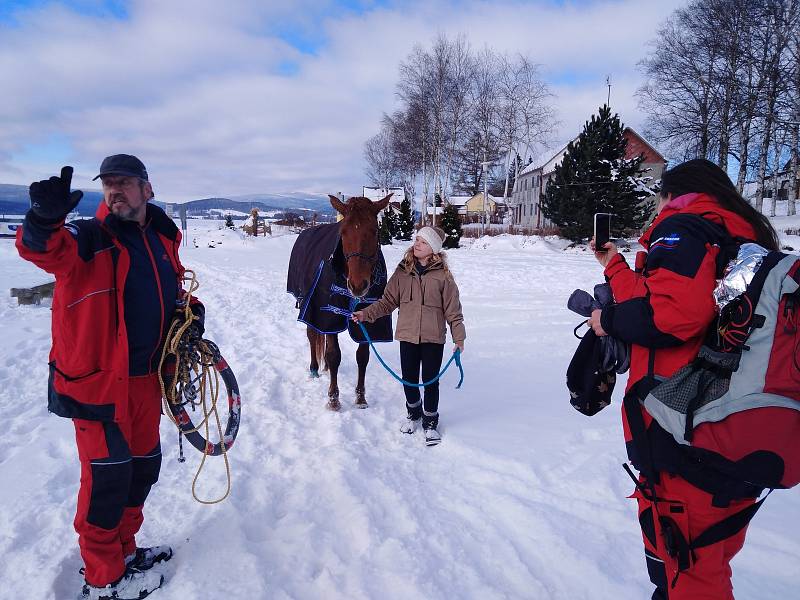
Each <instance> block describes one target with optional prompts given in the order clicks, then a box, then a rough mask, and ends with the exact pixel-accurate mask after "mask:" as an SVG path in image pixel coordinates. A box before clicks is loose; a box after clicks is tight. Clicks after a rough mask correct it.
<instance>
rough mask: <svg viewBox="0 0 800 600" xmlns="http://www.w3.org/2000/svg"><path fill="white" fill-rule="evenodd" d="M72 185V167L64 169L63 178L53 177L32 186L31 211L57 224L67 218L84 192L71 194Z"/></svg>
mask: <svg viewBox="0 0 800 600" xmlns="http://www.w3.org/2000/svg"><path fill="white" fill-rule="evenodd" d="M71 183H72V167H62V169H61V177H55V176H53V177H51V178H50V179H43V180H42V181H37V182H35V183H32V184H31V187H30V196H31V210H32V211H33V214H35V215H36V216H37V217H39V218H40V219H42V220H43V221H49V222H51V223H57V222H58V221H61V220H62V219H63V218H64V217H66V216H67V215H68V214H69V213H70V211H71V210H72V209H73V208H75V207H76V206H77V205H78V202H80V201H81V198H83V192H81V191H80V190H75V191H74V192H72V193H70V191H69V188H70V184H71Z"/></svg>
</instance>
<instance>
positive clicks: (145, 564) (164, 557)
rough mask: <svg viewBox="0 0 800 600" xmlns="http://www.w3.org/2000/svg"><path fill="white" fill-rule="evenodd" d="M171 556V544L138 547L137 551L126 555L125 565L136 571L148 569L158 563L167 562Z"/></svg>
mask: <svg viewBox="0 0 800 600" xmlns="http://www.w3.org/2000/svg"><path fill="white" fill-rule="evenodd" d="M170 558H172V548H170V547H169V546H153V547H152V548H137V549H136V552H134V553H133V554H129V555H128V556H126V557H125V566H126V567H128V568H129V569H134V570H136V571H147V570H148V569H151V568H152V567H153V565H155V564H156V563H160V562H167V561H168V560H169V559H170Z"/></svg>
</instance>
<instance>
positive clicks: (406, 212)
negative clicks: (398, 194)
mask: <svg viewBox="0 0 800 600" xmlns="http://www.w3.org/2000/svg"><path fill="white" fill-rule="evenodd" d="M413 234H414V213H413V212H411V200H410V199H409V197H408V196H406V197H405V198H403V201H402V202H401V203H400V215H399V216H398V218H397V236H396V237H397V239H398V240H410V239H411V236H412V235H413Z"/></svg>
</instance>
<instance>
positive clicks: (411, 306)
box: [364, 264, 467, 344]
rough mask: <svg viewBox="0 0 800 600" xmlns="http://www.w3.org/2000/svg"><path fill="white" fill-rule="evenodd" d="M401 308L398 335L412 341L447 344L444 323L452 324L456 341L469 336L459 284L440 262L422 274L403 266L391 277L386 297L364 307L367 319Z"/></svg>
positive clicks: (384, 294) (453, 336) (454, 340)
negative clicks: (409, 271)
mask: <svg viewBox="0 0 800 600" xmlns="http://www.w3.org/2000/svg"><path fill="white" fill-rule="evenodd" d="M397 307H400V314H399V316H398V317H397V327H396V329H395V338H396V339H397V340H398V341H401V342H411V343H412V344H420V343H426V342H428V343H434V344H444V342H445V334H446V330H445V322H446V323H448V324H449V325H450V335H451V336H452V338H453V342H454V343H458V342H463V341H464V340H465V339H466V337H467V332H466V329H464V315H462V314H461V301H460V300H459V298H458V286H457V285H456V282H455V280H454V279H453V276H452V275H451V274H450V272H449V271H445V270H444V269H443V268H442V265H441V264H436V265H431V266H430V267H429V268H428V270H427V271H425V272H424V273H423V274H422V276H421V277H420V275H419V274H418V273H417V272H416V270H413V271H411V273H407V272H406V271H405V270H404V269H403V268H402V265H401V266H398V267H397V269H395V272H394V274H393V275H392V276H391V277H390V278H389V281H388V282H387V284H386V289H385V290H384V292H383V296H382V297H381V299H380V300H378V301H377V302H374V303H373V304H370V305H369V306H368V307H367V308H365V309H364V320H366V321H369V322H373V321H375V319H378V318H379V317H382V316H384V315H388V314H390V313H391V312H392V311H393V310H394V309H395V308H397Z"/></svg>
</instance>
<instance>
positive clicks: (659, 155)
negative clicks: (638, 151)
mask: <svg viewBox="0 0 800 600" xmlns="http://www.w3.org/2000/svg"><path fill="white" fill-rule="evenodd" d="M626 131H630V132H631V133H632V134H633V135H635V136H636V137H637V138H639V141H640V142H642V143H643V144H644V145H645V146H647V147H648V148H650V150H652V151H653V153H654V154H655V155H656V156H657V157H658V158H660V159H661V160H662V161H663V162H664V163H666V162H667V159H666V158H664V155H663V154H661V152H659V151H658V150H656V149H655V148H654V147H653V144H651V143H650V142H648V141H647V140H646V139H644V138H643V137H642V136H641V135H639V133H637V131H636V130H635V129H633V128H632V127H626V128H625V129H624V130H623V132H622V133H623V134H624V133H625V132H626Z"/></svg>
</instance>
